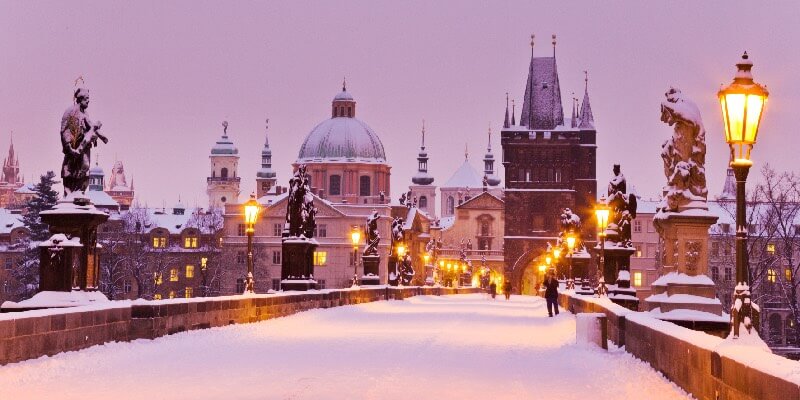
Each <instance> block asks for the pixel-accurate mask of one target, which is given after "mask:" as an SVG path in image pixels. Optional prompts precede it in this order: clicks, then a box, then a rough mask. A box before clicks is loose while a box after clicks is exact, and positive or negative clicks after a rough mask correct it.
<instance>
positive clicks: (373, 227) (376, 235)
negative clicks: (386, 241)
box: [364, 211, 381, 256]
mask: <svg viewBox="0 0 800 400" xmlns="http://www.w3.org/2000/svg"><path fill="white" fill-rule="evenodd" d="M380 217H381V216H380V215H378V212H377V211H373V212H372V215H370V216H369V217H367V229H366V237H367V247H366V248H365V249H364V255H365V256H377V255H378V244H380V242H381V234H380V232H378V219H380Z"/></svg>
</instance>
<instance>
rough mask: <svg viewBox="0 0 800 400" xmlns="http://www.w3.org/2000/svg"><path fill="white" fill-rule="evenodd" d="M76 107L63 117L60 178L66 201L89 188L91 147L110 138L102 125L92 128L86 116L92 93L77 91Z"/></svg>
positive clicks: (75, 94) (75, 97) (83, 89)
mask: <svg viewBox="0 0 800 400" xmlns="http://www.w3.org/2000/svg"><path fill="white" fill-rule="evenodd" d="M74 100H75V104H74V105H72V106H71V107H69V108H67V110H66V111H64V115H63V116H62V117H61V151H62V152H63V153H64V161H63V163H62V164H61V178H62V179H63V184H64V197H67V196H69V194H70V193H72V192H75V191H82V192H85V191H86V188H87V187H88V186H89V175H88V172H89V167H90V162H91V158H92V155H91V150H92V147H95V146H97V140H98V139H100V140H101V141H102V142H103V143H108V138H106V137H105V136H104V135H102V134H101V133H100V127H102V126H103V124H102V123H101V122H100V121H97V123H96V124H93V123H92V121H91V120H90V119H89V115H88V114H86V109H87V108H88V107H89V91H88V90H87V89H85V88H78V89H76V90H75V93H74Z"/></svg>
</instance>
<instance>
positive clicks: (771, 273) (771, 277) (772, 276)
mask: <svg viewBox="0 0 800 400" xmlns="http://www.w3.org/2000/svg"><path fill="white" fill-rule="evenodd" d="M777 278H778V273H777V272H775V270H774V269H772V268H770V269H769V270H767V281H768V282H769V283H775V281H776V280H777Z"/></svg>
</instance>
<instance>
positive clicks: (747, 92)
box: [717, 52, 769, 339]
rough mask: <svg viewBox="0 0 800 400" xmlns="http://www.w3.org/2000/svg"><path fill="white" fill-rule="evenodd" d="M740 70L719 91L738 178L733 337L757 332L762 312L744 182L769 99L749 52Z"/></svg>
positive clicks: (734, 169) (727, 136)
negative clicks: (750, 260)
mask: <svg viewBox="0 0 800 400" xmlns="http://www.w3.org/2000/svg"><path fill="white" fill-rule="evenodd" d="M736 67H737V68H738V70H737V71H736V76H735V77H734V78H733V82H732V83H731V84H730V85H728V86H726V87H724V88H721V89H720V91H719V92H718V93H717V96H718V97H719V102H720V105H721V106H722V119H723V123H724V125H725V141H726V142H728V145H729V146H730V150H731V155H730V166H731V168H733V173H734V175H735V177H736V288H735V289H734V290H733V304H732V306H731V323H732V325H733V338H734V339H736V338H738V337H739V329H740V325H742V324H743V325H744V327H745V329H747V332H748V333H751V330H752V328H753V327H755V328H756V333H757V332H758V326H759V311H758V307H757V306H755V304H753V303H752V302H751V301H752V300H751V299H750V272H749V268H748V265H747V247H746V245H747V227H746V226H745V224H746V216H745V211H746V204H745V182H746V181H747V174H748V173H749V172H750V167H751V166H752V165H753V162H752V161H751V160H750V151H751V150H752V149H753V145H755V143H756V136H757V135H758V128H759V126H760V125H761V116H762V113H763V111H764V105H765V103H766V102H767V96H769V92H767V89H766V88H765V87H764V86H762V85H760V84H758V83H756V82H754V81H753V75H752V73H751V72H750V70H751V69H752V68H753V62H752V61H750V60H749V57H748V56H747V52H745V53H744V55H742V60H741V61H739V63H737V64H736Z"/></svg>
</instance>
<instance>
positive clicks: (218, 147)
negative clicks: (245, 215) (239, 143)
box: [206, 121, 241, 209]
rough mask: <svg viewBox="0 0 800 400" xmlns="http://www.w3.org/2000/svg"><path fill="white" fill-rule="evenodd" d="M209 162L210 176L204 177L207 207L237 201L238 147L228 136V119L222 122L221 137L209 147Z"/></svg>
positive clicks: (238, 179)
mask: <svg viewBox="0 0 800 400" xmlns="http://www.w3.org/2000/svg"><path fill="white" fill-rule="evenodd" d="M208 158H209V161H210V164H211V176H209V177H208V178H206V193H207V194H208V207H209V209H210V208H217V207H224V206H225V204H227V203H233V204H237V203H238V202H239V183H240V180H241V178H240V177H239V175H238V172H237V171H238V167H239V149H237V148H236V146H234V145H233V141H231V139H229V138H228V121H224V122H223V123H222V137H220V138H219V139H218V140H217V143H215V144H214V146H213V147H212V148H211V154H210V155H209V156H208Z"/></svg>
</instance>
